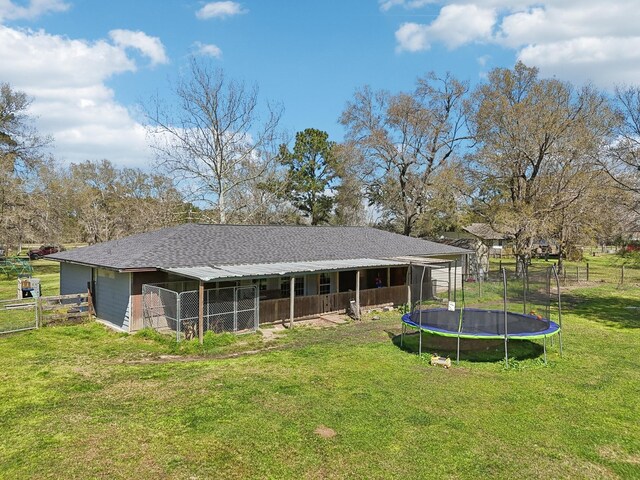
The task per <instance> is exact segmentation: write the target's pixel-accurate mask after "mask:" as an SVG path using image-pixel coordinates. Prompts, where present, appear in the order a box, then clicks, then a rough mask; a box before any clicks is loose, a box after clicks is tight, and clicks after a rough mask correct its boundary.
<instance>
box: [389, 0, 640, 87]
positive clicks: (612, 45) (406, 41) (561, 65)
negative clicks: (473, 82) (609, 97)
mask: <svg viewBox="0 0 640 480" xmlns="http://www.w3.org/2000/svg"><path fill="white" fill-rule="evenodd" d="M415 1H421V0H415ZM411 3H412V2H411V1H410V0H387V1H384V0H383V1H381V2H380V8H381V9H382V10H388V9H389V8H392V7H394V6H402V7H404V8H410V4H411ZM422 3H423V4H424V3H426V0H425V2H422ZM434 3H437V4H439V5H440V10H439V13H438V15H437V17H436V18H435V19H434V20H433V21H431V22H430V23H424V24H423V23H404V24H401V25H400V26H399V27H398V29H397V30H396V44H397V50H398V51H409V52H417V51H421V50H427V49H429V48H430V46H431V45H433V44H434V43H436V42H437V43H443V44H445V45H446V46H447V47H449V48H457V47H460V46H462V45H466V44H470V43H474V42H491V43H493V44H495V45H498V46H501V47H504V48H507V49H511V50H513V51H514V54H515V57H516V58H518V59H520V60H522V61H523V62H525V63H527V64H528V65H531V66H537V67H539V68H540V69H541V72H542V74H543V75H556V76H558V77H560V78H563V79H566V80H571V81H575V82H583V81H587V80H591V81H593V82H594V83H596V84H598V85H600V86H604V87H609V86H611V85H612V84H613V82H624V83H637V81H638V80H637V79H638V78H639V77H638V73H639V72H638V71H639V70H640V66H638V67H636V66H637V65H640V54H636V52H638V51H639V50H638V38H640V31H639V30H638V25H639V24H640V9H639V8H638V4H637V0H612V1H609V2H602V1H601V0H563V1H562V2H560V1H551V0H542V1H531V0H516V1H512V0H475V1H474V0H467V1H465V0H458V1H443V0H439V1H438V0H437V1H436V2H434Z"/></svg>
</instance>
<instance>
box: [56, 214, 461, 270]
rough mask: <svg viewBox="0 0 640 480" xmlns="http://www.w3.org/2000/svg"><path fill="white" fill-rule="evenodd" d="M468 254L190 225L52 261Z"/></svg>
mask: <svg viewBox="0 0 640 480" xmlns="http://www.w3.org/2000/svg"><path fill="white" fill-rule="evenodd" d="M465 253H469V252H468V251H467V250H464V249H461V248H456V247H452V246H448V245H443V244H440V243H435V242H429V241H427V240H421V239H418V238H411V237H406V236H403V235H398V234H395V233H391V232H386V231H383V230H378V229H375V228H370V227H328V226H327V227H325V226H322V227H309V226H283V225H206V224H195V223H189V224H184V225H180V226H177V227H170V228H164V229H161V230H156V231H153V232H148V233H142V234H139V235H132V236H130V237H126V238H123V239H120V240H113V241H109V242H104V243H99V244H96V245H91V246H88V247H82V248H77V249H73V250H68V251H65V252H60V253H55V254H53V255H48V256H47V258H48V259H51V260H57V261H60V262H71V263H79V264H84V265H91V266H97V267H105V268H112V269H116V270H139V269H150V268H158V269H166V268H177V267H198V266H214V265H216V266H217V265H239V264H257V263H275V262H302V261H319V260H346V259H359V258H374V259H387V258H395V257H400V256H410V255H417V256H442V255H457V254H465Z"/></svg>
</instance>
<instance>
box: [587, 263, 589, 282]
mask: <svg viewBox="0 0 640 480" xmlns="http://www.w3.org/2000/svg"><path fill="white" fill-rule="evenodd" d="M588 281H589V262H587V282H588Z"/></svg>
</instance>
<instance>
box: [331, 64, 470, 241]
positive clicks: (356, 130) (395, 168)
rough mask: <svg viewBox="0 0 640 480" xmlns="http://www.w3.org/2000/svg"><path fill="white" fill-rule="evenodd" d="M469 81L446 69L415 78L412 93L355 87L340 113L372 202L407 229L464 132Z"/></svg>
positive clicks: (410, 228) (407, 231)
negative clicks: (357, 153)
mask: <svg viewBox="0 0 640 480" xmlns="http://www.w3.org/2000/svg"><path fill="white" fill-rule="evenodd" d="M467 92H468V85H467V84H466V83H463V82H460V81H458V80H456V79H455V78H453V77H452V76H451V75H450V74H447V75H445V76H444V77H442V78H440V77H437V76H436V75H435V74H433V73H431V74H428V75H426V76H425V77H422V78H419V79H418V81H417V87H416V89H415V91H413V92H412V93H399V94H396V95H392V94H390V93H389V92H386V91H378V92H373V91H372V90H371V89H370V88H369V87H364V88H362V89H360V90H358V91H356V93H355V95H354V98H353V100H352V101H351V102H348V103H347V107H346V109H345V110H344V112H343V113H342V116H341V118H340V122H341V123H342V124H343V125H344V126H345V127H346V128H347V137H348V140H349V141H351V142H353V143H354V144H356V145H357V146H358V147H359V148H360V150H361V152H362V157H363V159H364V161H365V165H364V172H363V178H365V179H366V193H367V197H368V199H369V202H370V204H371V205H375V206H377V207H379V208H380V209H381V212H382V215H383V218H384V219H385V220H387V221H388V222H389V223H391V224H392V225H397V227H398V230H400V231H401V232H402V233H403V234H405V235H411V234H412V233H414V226H415V224H416V221H417V220H418V218H419V217H420V215H421V214H422V213H423V212H424V211H425V210H426V209H427V207H428V204H429V202H430V201H431V200H432V199H433V198H434V187H435V186H436V185H435V184H434V183H433V176H434V174H435V173H436V172H437V171H438V170H439V169H441V168H442V167H443V166H444V165H446V164H447V162H448V160H449V158H450V157H451V155H452V154H453V152H454V150H455V148H456V146H457V145H458V144H459V143H460V142H461V141H462V140H464V139H465V136H464V134H463V133H462V132H463V130H462V126H463V120H464V115H463V109H462V107H463V100H464V98H465V95H466V94H467Z"/></svg>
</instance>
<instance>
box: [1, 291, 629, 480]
mask: <svg viewBox="0 0 640 480" xmlns="http://www.w3.org/2000/svg"><path fill="white" fill-rule="evenodd" d="M565 302H566V305H567V307H568V308H569V311H568V312H567V313H566V315H565V317H564V320H565V323H564V326H565V336H564V340H565V350H564V353H565V354H564V357H563V358H560V357H559V355H558V350H557V347H552V348H550V351H549V365H548V366H546V367H545V366H544V365H543V363H542V360H541V357H540V352H541V348H540V345H539V344H536V343H530V342H522V343H520V344H518V342H515V341H514V342H512V345H511V347H510V356H511V358H512V362H511V364H512V368H511V369H509V370H505V369H504V366H503V362H502V356H503V352H502V346H501V342H493V343H484V344H483V343H477V342H476V343H473V342H470V341H469V342H465V343H464V345H463V350H464V351H463V354H462V358H463V361H462V362H461V363H460V365H459V366H454V367H452V368H451V369H449V370H445V369H442V368H436V367H431V366H429V364H428V361H427V360H426V359H422V358H419V357H418V356H417V355H415V353H413V352H412V351H407V350H403V349H401V348H399V346H398V337H397V334H398V333H399V331H400V321H399V316H398V314H397V313H394V312H390V313H387V314H381V315H380V316H381V319H380V320H375V321H371V320H368V321H363V322H359V323H351V324H348V325H343V326H340V327H335V328H328V329H323V330H313V329H310V328H297V329H295V330H294V331H293V332H289V333H285V334H284V336H283V337H282V338H279V339H277V340H275V341H273V342H271V343H269V344H265V343H264V342H263V340H262V337H261V336H260V335H250V336H240V337H231V336H211V337H209V338H208V339H207V343H206V345H205V348H204V349H201V348H200V347H199V346H198V345H197V344H195V343H190V342H183V343H182V344H180V345H177V344H175V343H174V342H173V341H172V340H171V339H168V338H162V337H159V336H158V335H156V334H153V333H149V332H144V333H142V334H138V335H132V336H129V335H124V334H116V333H112V332H109V331H107V330H106V329H105V328H104V327H103V326H102V325H100V324H97V323H89V324H85V325H80V326H64V327H49V328H43V329H40V330H37V331H30V332H23V333H19V334H13V335H5V336H0V352H1V353H0V478H3V479H5V478H7V479H9V478H36V479H38V478H78V479H85V478H123V479H124V478H127V479H129V478H136V479H144V478H150V479H164V478H179V479H204V478H296V479H297V478H456V479H457V478H470V479H471V478H472V479H477V478H594V479H595V478H597V479H601V478H640V422H639V421H638V418H639V417H638V415H639V413H638V412H640V358H639V355H638V353H639V352H640V310H638V309H637V307H640V290H639V289H638V288H632V287H627V288H622V289H620V288H617V287H616V286H614V285H605V286H588V287H584V288H574V289H572V290H571V291H570V292H568V293H567V294H566V295H565ZM416 340H417V337H416V336H415V335H414V336H413V337H410V339H409V341H408V344H409V348H411V347H412V346H415V343H416ZM424 340H425V343H426V350H427V351H431V352H437V353H439V354H448V353H449V354H450V353H451V351H452V348H453V345H452V344H451V343H450V342H447V341H446V340H442V339H439V338H437V337H435V338H434V337H427V336H425V337H424ZM242 352H245V354H241V353H242ZM319 427H326V428H325V431H326V432H328V433H330V434H331V433H332V432H335V436H333V437H332V436H331V435H328V437H329V438H324V437H323V436H320V435H318V434H317V433H315V431H316V429H318V428H319ZM328 429H331V430H328Z"/></svg>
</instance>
